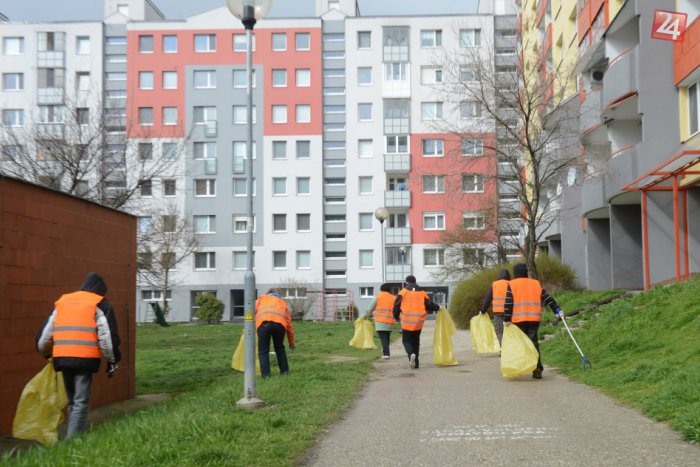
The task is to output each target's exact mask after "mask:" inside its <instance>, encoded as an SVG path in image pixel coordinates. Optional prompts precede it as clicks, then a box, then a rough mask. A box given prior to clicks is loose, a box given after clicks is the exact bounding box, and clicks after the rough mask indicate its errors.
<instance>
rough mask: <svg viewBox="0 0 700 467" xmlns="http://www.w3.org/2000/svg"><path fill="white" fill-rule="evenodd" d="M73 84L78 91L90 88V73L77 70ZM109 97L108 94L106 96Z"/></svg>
mask: <svg viewBox="0 0 700 467" xmlns="http://www.w3.org/2000/svg"><path fill="white" fill-rule="evenodd" d="M75 81H76V82H75V86H76V89H77V90H78V91H89V90H90V73H85V72H78V73H76V74H75ZM107 97H109V95H108V96H107Z"/></svg>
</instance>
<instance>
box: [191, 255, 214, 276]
mask: <svg viewBox="0 0 700 467" xmlns="http://www.w3.org/2000/svg"><path fill="white" fill-rule="evenodd" d="M194 269H195V270H196V271H213V270H214V269H216V253H214V252H213V251H207V252H201V253H195V254H194Z"/></svg>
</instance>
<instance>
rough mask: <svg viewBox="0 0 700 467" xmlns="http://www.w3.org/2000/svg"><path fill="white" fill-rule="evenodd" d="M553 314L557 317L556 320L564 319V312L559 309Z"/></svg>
mask: <svg viewBox="0 0 700 467" xmlns="http://www.w3.org/2000/svg"><path fill="white" fill-rule="evenodd" d="M555 314H556V315H557V318H559V319H564V312H563V311H562V310H561V308H559V309H557V311H556V313H555Z"/></svg>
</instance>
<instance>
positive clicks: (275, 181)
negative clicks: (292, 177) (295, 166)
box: [272, 177, 287, 196]
mask: <svg viewBox="0 0 700 467" xmlns="http://www.w3.org/2000/svg"><path fill="white" fill-rule="evenodd" d="M286 194H287V177H273V178H272V196H284V195H286Z"/></svg>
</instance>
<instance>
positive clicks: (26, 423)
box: [12, 360, 68, 445]
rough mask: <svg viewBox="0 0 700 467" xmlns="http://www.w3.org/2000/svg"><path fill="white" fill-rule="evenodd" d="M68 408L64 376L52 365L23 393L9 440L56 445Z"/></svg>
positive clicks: (36, 377) (33, 379)
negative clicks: (66, 408) (64, 410)
mask: <svg viewBox="0 0 700 467" xmlns="http://www.w3.org/2000/svg"><path fill="white" fill-rule="evenodd" d="M66 405H68V397H67V396H66V387H65V386H64V384H63V374H62V373H56V371H55V370H54V369H53V362H52V361H51V360H49V364H48V365H46V366H45V367H44V369H43V370H41V371H40V372H39V373H37V375H36V376H35V377H34V378H32V379H31V380H30V381H29V382H28V383H27V385H26V386H25V387H24V390H23V391H22V395H21V396H20V398H19V403H18V404H17V412H16V413H15V419H14V420H13V422H12V436H14V437H15V438H20V439H33V440H36V441H39V442H40V443H41V444H44V445H51V444H54V443H55V442H56V441H58V425H60V424H61V422H62V421H63V409H64V408H65V406H66Z"/></svg>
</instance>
